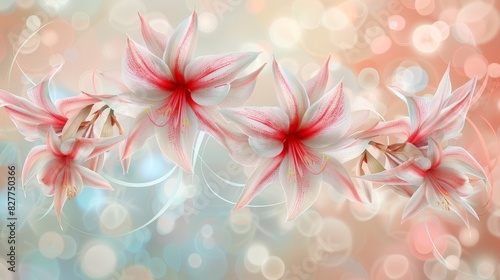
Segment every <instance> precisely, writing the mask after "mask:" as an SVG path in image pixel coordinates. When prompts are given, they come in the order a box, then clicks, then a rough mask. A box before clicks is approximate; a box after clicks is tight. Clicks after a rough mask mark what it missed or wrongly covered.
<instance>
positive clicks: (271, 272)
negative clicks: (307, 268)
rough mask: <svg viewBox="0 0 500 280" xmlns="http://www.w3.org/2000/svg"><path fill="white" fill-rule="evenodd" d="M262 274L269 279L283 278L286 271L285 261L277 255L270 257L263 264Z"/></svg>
mask: <svg viewBox="0 0 500 280" xmlns="http://www.w3.org/2000/svg"><path fill="white" fill-rule="evenodd" d="M261 269H262V275H264V277H266V279H268V280H277V279H281V277H282V276H283V274H284V273H285V263H284V262H283V260H281V259H280V258H278V257H276V256H270V257H268V258H267V259H266V260H265V262H264V264H263V265H262V268H261Z"/></svg>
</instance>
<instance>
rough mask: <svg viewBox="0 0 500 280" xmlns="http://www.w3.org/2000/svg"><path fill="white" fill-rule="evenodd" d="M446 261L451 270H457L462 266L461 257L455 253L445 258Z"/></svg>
mask: <svg viewBox="0 0 500 280" xmlns="http://www.w3.org/2000/svg"><path fill="white" fill-rule="evenodd" d="M444 260H445V261H446V263H445V264H446V267H447V268H448V269H451V270H455V269H457V268H458V267H459V266H460V258H459V257H458V256H455V255H449V256H447V257H446V258H444Z"/></svg>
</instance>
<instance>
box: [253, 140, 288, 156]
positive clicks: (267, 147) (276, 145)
mask: <svg viewBox="0 0 500 280" xmlns="http://www.w3.org/2000/svg"><path fill="white" fill-rule="evenodd" d="M248 143H249V144H250V146H251V147H252V149H253V150H254V151H255V153H256V154H257V155H259V156H261V157H275V156H277V155H279V154H280V153H281V152H282V151H283V141H277V140H273V139H267V138H258V137H250V138H248Z"/></svg>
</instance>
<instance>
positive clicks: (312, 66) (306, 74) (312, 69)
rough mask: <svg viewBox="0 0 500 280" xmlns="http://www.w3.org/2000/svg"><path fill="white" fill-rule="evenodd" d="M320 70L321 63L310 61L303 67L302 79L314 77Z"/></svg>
mask: <svg viewBox="0 0 500 280" xmlns="http://www.w3.org/2000/svg"><path fill="white" fill-rule="evenodd" d="M318 70H319V65H318V64H316V63H308V64H306V65H304V67H302V72H301V75H302V79H304V80H308V79H310V78H312V77H313V76H314V75H315V74H316V73H317V72H318Z"/></svg>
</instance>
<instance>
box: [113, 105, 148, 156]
mask: <svg viewBox="0 0 500 280" xmlns="http://www.w3.org/2000/svg"><path fill="white" fill-rule="evenodd" d="M154 134H155V129H154V125H153V123H151V121H150V120H149V118H148V117H147V116H146V114H143V115H142V116H139V117H138V118H137V119H136V121H135V124H134V125H133V126H132V129H131V130H130V133H129V135H128V137H127V139H126V140H125V145H124V149H123V154H122V155H121V160H122V161H123V160H124V159H127V158H130V157H131V156H132V155H133V154H134V153H135V152H136V151H137V150H138V149H140V148H141V147H142V146H144V144H146V141H147V140H148V139H149V138H151V137H153V136H154Z"/></svg>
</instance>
